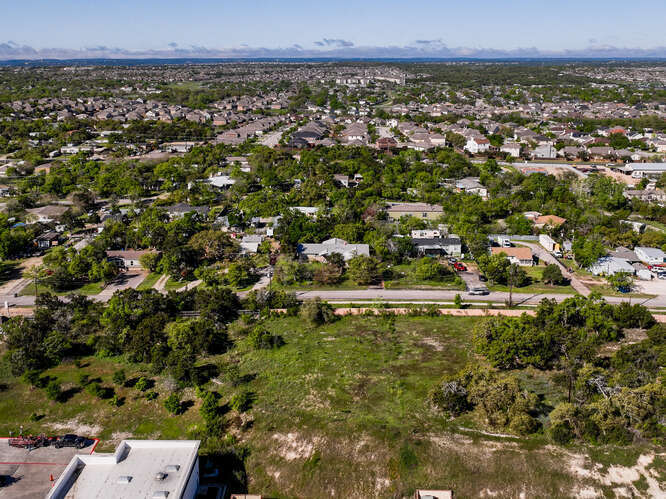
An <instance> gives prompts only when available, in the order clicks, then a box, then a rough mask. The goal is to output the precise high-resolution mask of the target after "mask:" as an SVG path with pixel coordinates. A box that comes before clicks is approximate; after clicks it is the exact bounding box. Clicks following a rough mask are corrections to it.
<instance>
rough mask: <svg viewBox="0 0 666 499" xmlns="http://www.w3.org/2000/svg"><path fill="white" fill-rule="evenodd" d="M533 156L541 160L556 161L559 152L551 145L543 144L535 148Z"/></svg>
mask: <svg viewBox="0 0 666 499" xmlns="http://www.w3.org/2000/svg"><path fill="white" fill-rule="evenodd" d="M532 156H533V157H535V158H539V159H555V158H556V157H557V150H556V149H555V148H554V147H553V146H551V145H550V144H543V145H540V146H537V147H535V148H534V151H532Z"/></svg>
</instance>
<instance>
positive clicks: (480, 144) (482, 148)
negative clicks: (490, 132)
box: [465, 137, 490, 154]
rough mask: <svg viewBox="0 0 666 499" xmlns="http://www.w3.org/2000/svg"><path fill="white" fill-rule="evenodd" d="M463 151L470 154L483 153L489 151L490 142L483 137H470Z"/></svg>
mask: <svg viewBox="0 0 666 499" xmlns="http://www.w3.org/2000/svg"><path fill="white" fill-rule="evenodd" d="M465 149H466V150H467V151H469V152H471V153H472V154H479V153H484V152H486V151H488V149H490V141H489V140H488V139H486V138H485V137H471V138H470V139H469V140H468V141H467V144H465Z"/></svg>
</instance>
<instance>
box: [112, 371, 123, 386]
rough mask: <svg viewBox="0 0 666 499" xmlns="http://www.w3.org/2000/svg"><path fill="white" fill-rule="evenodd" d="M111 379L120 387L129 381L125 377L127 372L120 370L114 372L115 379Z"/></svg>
mask: <svg viewBox="0 0 666 499" xmlns="http://www.w3.org/2000/svg"><path fill="white" fill-rule="evenodd" d="M111 379H112V381H113V382H114V383H115V384H116V385H120V386H122V385H124V384H125V381H127V377H126V376H125V371H123V370H122V369H119V370H118V371H116V372H114V373H113V377H112V378H111Z"/></svg>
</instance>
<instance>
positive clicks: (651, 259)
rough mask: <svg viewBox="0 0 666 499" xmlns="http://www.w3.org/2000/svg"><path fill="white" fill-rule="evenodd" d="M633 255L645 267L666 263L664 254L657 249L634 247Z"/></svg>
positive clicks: (665, 254)
mask: <svg viewBox="0 0 666 499" xmlns="http://www.w3.org/2000/svg"><path fill="white" fill-rule="evenodd" d="M634 253H636V256H637V257H638V258H639V259H640V261H641V262H643V263H645V264H647V265H661V264H663V263H666V253H664V252H663V251H661V250H660V249H658V248H646V247H645V246H636V247H635V248H634Z"/></svg>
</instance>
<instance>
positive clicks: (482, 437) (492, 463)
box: [0, 317, 664, 498]
mask: <svg viewBox="0 0 666 499" xmlns="http://www.w3.org/2000/svg"><path fill="white" fill-rule="evenodd" d="M478 320H479V319H477V318H470V317H391V318H389V317H353V318H342V319H340V320H339V321H337V322H335V323H333V324H328V325H324V326H319V327H310V326H306V325H305V324H304V322H303V321H302V320H301V319H300V318H297V317H281V318H274V319H270V320H269V321H268V322H267V323H265V326H266V328H267V329H269V330H270V331H272V332H273V333H274V334H279V335H280V336H282V339H283V340H284V342H285V344H284V345H283V346H282V347H280V348H277V349H273V350H254V349H251V348H250V347H249V345H248V344H247V343H246V342H245V340H244V339H242V337H240V336H239V337H237V348H235V349H233V350H231V351H229V352H227V353H225V354H222V355H218V356H214V357H211V358H208V359H206V360H205V361H203V362H204V363H210V364H215V365H218V366H220V368H221V371H222V374H221V375H220V376H219V378H218V379H217V380H215V381H214V382H213V381H211V382H209V383H208V384H207V386H206V388H208V389H210V390H214V391H217V392H218V393H219V394H220V395H221V397H220V405H221V406H223V407H227V409H226V411H229V410H228V406H227V403H228V401H229V400H230V398H231V397H232V395H233V394H235V393H239V392H241V391H247V392H249V393H250V394H251V399H252V400H253V402H252V407H251V408H250V409H249V411H248V412H247V413H246V414H244V415H243V416H242V418H244V419H245V421H246V423H247V424H243V425H240V424H237V421H238V420H240V419H241V416H240V415H238V414H237V413H235V412H234V411H230V412H227V413H226V416H225V420H226V425H225V431H226V432H227V433H228V434H231V435H233V440H234V442H235V444H234V445H235V446H236V448H238V449H244V451H243V455H244V456H245V458H244V461H243V463H242V464H241V466H242V467H243V468H244V471H245V473H247V482H248V483H247V489H248V491H249V492H252V493H262V494H265V495H268V496H269V497H276V498H281V497H313V498H318V497H331V496H333V497H358V498H361V497H405V496H408V495H409V494H412V493H413V491H414V489H415V488H419V487H420V488H426V487H428V488H447V489H448V488H450V489H453V490H454V491H455V493H456V497H479V496H482V495H486V496H490V495H494V496H497V497H515V496H516V495H517V494H520V493H521V492H524V494H525V495H526V496H527V497H558V496H559V497H563V496H564V497H567V496H569V497H570V496H576V495H578V496H580V495H585V494H593V493H598V494H607V495H614V494H616V493H618V492H617V491H618V490H620V489H621V490H625V491H630V492H632V493H634V494H635V495H637V496H641V495H643V496H645V497H648V496H650V495H651V494H650V491H652V493H654V492H655V491H657V492H659V491H660V489H659V487H660V486H661V487H662V489H663V488H664V486H663V479H664V477H663V469H664V468H663V456H660V455H657V454H655V450H654V449H653V448H651V447H649V446H647V445H645V446H633V447H631V448H622V447H611V446H604V447H594V448H590V447H580V446H577V447H567V448H558V447H555V446H552V445H549V444H548V442H547V441H546V439H545V437H542V436H539V435H537V436H533V437H527V438H518V437H512V436H509V435H502V434H493V433H488V432H486V431H483V430H482V429H481V428H482V427H483V424H482V423H481V422H480V421H478V420H477V416H476V415H475V414H474V413H471V414H468V415H465V416H462V417H460V418H457V419H455V420H449V419H446V418H444V417H443V416H441V415H440V414H439V413H437V412H435V411H434V410H433V409H432V408H431V406H430V405H429V404H428V403H427V395H428V392H429V390H430V389H431V388H432V387H433V386H434V384H436V383H437V381H438V380H439V379H440V378H441V377H442V376H443V375H445V374H452V373H455V372H457V371H458V370H459V369H460V368H462V367H463V366H465V364H467V363H468V362H482V360H481V359H479V358H478V357H477V356H476V355H475V353H474V352H473V350H472V347H471V334H472V328H473V326H474V324H475V323H476V322H477V321H478ZM79 365H80V367H76V365H74V364H73V363H71V362H68V363H65V364H63V365H61V366H59V367H57V368H54V369H51V370H49V371H46V372H45V373H44V375H45V376H51V377H54V378H57V379H58V381H59V382H60V383H61V384H62V388H63V390H65V392H66V393H67V397H68V400H67V402H65V403H57V402H52V401H49V400H47V399H46V397H45V395H44V391H43V390H41V389H38V388H33V389H31V388H29V387H28V385H27V384H26V383H25V382H23V381H21V380H18V379H15V378H13V377H11V376H10V375H9V373H8V372H7V367H6V364H4V363H3V364H2V366H3V371H2V372H0V374H2V378H3V379H4V380H6V382H5V386H4V387H3V389H2V391H0V413H1V414H3V418H2V420H1V421H0V433H3V434H5V435H6V434H8V432H9V431H10V430H14V431H15V430H16V429H17V428H18V426H19V425H21V424H23V425H24V428H25V430H26V431H29V432H32V433H37V432H41V431H44V432H47V433H52V432H54V431H58V432H60V433H62V432H65V431H72V432H77V433H81V434H84V435H86V436H91V437H100V438H101V439H102V442H101V443H100V446H99V449H101V450H110V449H112V448H113V447H114V446H115V445H116V444H117V443H118V442H119V441H120V440H121V439H122V438H129V437H136V438H187V437H188V436H191V435H192V431H193V429H194V428H195V427H196V425H199V426H200V425H201V422H202V421H201V417H200V415H199V411H198V408H199V405H200V401H199V399H198V398H197V397H196V396H195V394H194V390H193V389H186V390H184V391H182V392H181V399H182V400H183V401H186V410H185V412H184V413H183V414H182V415H180V416H172V415H169V414H168V413H167V411H166V410H165V409H164V407H163V405H162V403H163V400H164V398H165V396H166V394H167V393H168V387H167V385H168V380H167V379H165V378H162V377H155V376H151V375H150V373H149V371H148V369H147V366H141V365H132V364H127V363H123V361H122V359H120V358H106V359H102V358H95V357H88V358H85V359H83V361H82V363H80V364H79ZM230 365H234V366H236V367H235V369H236V378H235V381H232V380H231V378H229V377H228V376H227V375H226V374H225V373H227V372H228V366H230ZM119 368H123V369H124V370H125V372H126V374H127V378H128V379H134V380H135V379H136V378H137V377H139V376H146V377H148V378H150V379H153V380H154V381H155V387H154V388H150V389H148V391H155V392H157V393H159V397H158V399H157V400H153V401H149V400H146V398H145V394H144V393H141V392H139V391H138V390H137V389H136V388H133V387H129V386H122V387H119V386H118V385H114V384H113V383H112V381H111V376H112V374H113V372H114V371H115V370H117V369H119ZM81 373H86V374H88V375H89V376H90V378H91V379H96V378H99V381H100V382H101V384H102V386H105V387H113V388H114V390H115V393H116V394H117V395H118V396H119V397H120V398H121V399H123V404H122V405H120V406H119V407H112V406H111V405H110V404H109V403H108V402H107V401H105V400H100V399H97V398H94V397H93V396H92V395H90V394H89V393H88V392H87V391H86V390H85V389H84V390H80V388H79V381H78V380H79V376H80V374H81ZM519 376H520V379H521V382H522V383H523V384H524V386H525V387H529V388H530V389H533V390H534V391H536V392H538V393H539V394H541V396H542V398H543V403H544V405H546V406H552V405H554V404H555V403H557V402H558V401H559V400H561V397H562V396H563V392H562V391H561V388H560V387H559V386H558V385H556V384H555V383H554V382H553V381H552V377H551V375H550V373H544V372H542V371H538V370H534V369H528V370H524V371H522V372H520V373H519ZM129 384H130V385H131V383H129ZM17 400H21V404H17V403H16V401H17ZM32 414H34V416H33V417H32V421H31V415H32ZM248 421H249V422H248ZM242 428H244V429H242ZM650 470H653V471H654V473H659V472H661V473H662V475H661V476H659V475H656V474H655V475H653V474H652V472H651V471H650ZM660 470H661V471H660ZM660 484H661V485H660ZM655 487H656V488H655Z"/></svg>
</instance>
